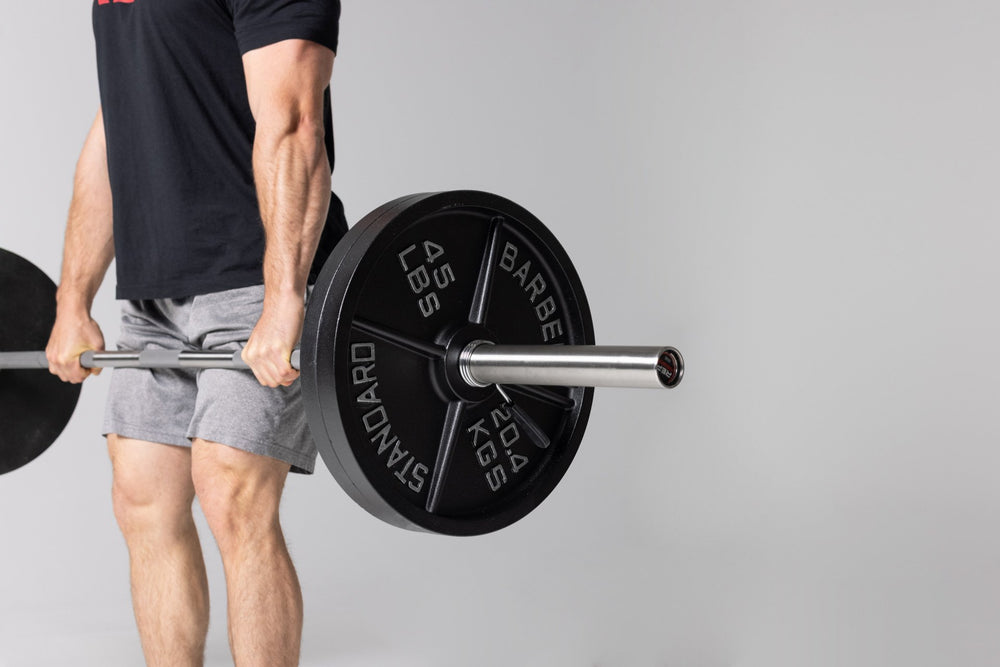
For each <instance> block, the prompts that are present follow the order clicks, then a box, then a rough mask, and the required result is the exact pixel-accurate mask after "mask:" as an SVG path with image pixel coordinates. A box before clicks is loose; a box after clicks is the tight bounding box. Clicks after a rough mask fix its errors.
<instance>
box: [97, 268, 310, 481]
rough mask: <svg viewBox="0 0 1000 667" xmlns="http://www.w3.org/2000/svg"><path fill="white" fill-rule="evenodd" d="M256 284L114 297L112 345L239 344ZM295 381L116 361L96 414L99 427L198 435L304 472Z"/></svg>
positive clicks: (255, 307) (185, 440) (259, 296)
mask: <svg viewBox="0 0 1000 667" xmlns="http://www.w3.org/2000/svg"><path fill="white" fill-rule="evenodd" d="M263 298H264V287H263V286H262V285H257V286H253V287H242V288H239V289H234V290H227V291H224V292H216V293H213V294H205V295H202V296H195V297H188V298H184V299H148V300H142V301H123V302H122V322H121V336H120V337H119V339H118V348H119V349H125V350H135V349H144V348H153V349H189V350H190V349H205V350H215V351H221V350H233V351H235V350H239V349H241V348H242V347H243V346H244V345H245V344H246V341H247V339H248V338H249V337H250V332H251V331H252V330H253V327H254V325H255V324H256V323H257V318H258V317H260V312H261V306H262V303H263ZM299 387H300V383H299V382H298V381H296V382H294V383H293V384H292V386H290V387H278V388H275V389H272V388H270V387H264V386H261V384H260V383H259V382H257V379H256V378H255V377H254V375H253V373H251V372H249V371H238V370H222V369H204V370H195V369H184V370H173V369H155V370H153V369H141V368H116V369H114V371H113V375H112V377H111V390H110V393H109V395H108V402H107V408H106V410H105V416H104V428H103V432H104V434H105V435H107V434H109V433H117V434H118V435H120V436H123V437H126V438H135V439H138V440H147V441H150V442H157V443H163V444H167V445H177V446H181V447H190V446H191V439H192V438H202V439H204V440H209V441H212V442H218V443H221V444H223V445H228V446H230V447H235V448H236V449H241V450H243V451H246V452H250V453H252V454H260V455H263V456H268V457H271V458H273V459H277V460H279V461H284V462H285V463H288V464H290V465H291V466H292V472H300V473H311V472H312V471H313V468H314V467H315V465H316V445H315V444H314V443H313V440H312V437H311V436H310V435H309V428H308V425H307V424H306V415H305V408H304V406H303V404H302V395H301V392H300V389H299Z"/></svg>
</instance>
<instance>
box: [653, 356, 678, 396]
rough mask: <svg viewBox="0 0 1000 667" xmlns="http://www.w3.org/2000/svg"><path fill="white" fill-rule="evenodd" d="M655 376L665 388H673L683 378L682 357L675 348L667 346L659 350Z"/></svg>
mask: <svg viewBox="0 0 1000 667" xmlns="http://www.w3.org/2000/svg"><path fill="white" fill-rule="evenodd" d="M656 377H657V378H658V379H659V380H660V384H661V385H663V387H664V388H665V389H673V388H674V387H676V386H677V385H679V384H680V383H681V380H683V379H684V357H683V356H681V353H680V352H678V351H677V350H676V349H675V348H672V347H667V348H664V349H663V350H662V351H661V352H660V358H659V359H658V360H657V362H656Z"/></svg>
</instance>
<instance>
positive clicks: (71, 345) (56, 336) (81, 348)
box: [45, 311, 104, 384]
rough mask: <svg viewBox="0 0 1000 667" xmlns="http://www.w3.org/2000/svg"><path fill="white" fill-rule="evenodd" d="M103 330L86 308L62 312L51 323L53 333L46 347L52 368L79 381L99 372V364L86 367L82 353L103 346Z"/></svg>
mask: <svg viewBox="0 0 1000 667" xmlns="http://www.w3.org/2000/svg"><path fill="white" fill-rule="evenodd" d="M103 349H104V334H102V333H101V328H100V327H99V326H97V322H95V321H94V320H93V318H91V317H90V315H89V314H87V313H86V312H85V311H82V312H72V313H65V312H64V313H60V314H58V315H56V322H55V324H54V325H53V327H52V335H51V336H49V343H48V345H47V346H46V347H45V356H46V358H47V359H48V360H49V372H50V373H52V374H53V375H58V376H59V379H60V380H62V381H63V382H72V383H73V384H80V383H81V382H83V381H84V380H86V379H87V378H88V377H89V376H91V375H100V374H101V369H100V368H84V367H83V366H81V365H80V355H81V354H83V353H84V352H86V351H87V350H103Z"/></svg>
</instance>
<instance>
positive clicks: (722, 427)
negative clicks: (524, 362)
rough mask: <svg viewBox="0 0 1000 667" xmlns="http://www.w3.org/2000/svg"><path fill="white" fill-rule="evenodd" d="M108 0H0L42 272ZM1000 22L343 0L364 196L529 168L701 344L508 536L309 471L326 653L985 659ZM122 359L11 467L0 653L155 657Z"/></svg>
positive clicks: (309, 553) (629, 290) (21, 222)
mask: <svg viewBox="0 0 1000 667" xmlns="http://www.w3.org/2000/svg"><path fill="white" fill-rule="evenodd" d="M146 1H153V0H146ZM89 12H90V8H89V6H88V3H85V2H74V3H66V2H62V1H61V0H56V1H51V2H9V3H6V4H5V8H4V19H3V22H2V23H0V76H2V79H0V90H2V95H3V103H2V104H0V126H2V127H3V132H2V134H0V142H2V154H3V157H2V160H0V239H2V241H0V242H2V245H3V246H4V247H6V248H8V249H10V250H13V251H15V252H18V253H20V254H22V255H24V256H26V257H29V258H30V259H32V260H33V261H34V262H36V263H37V264H38V265H40V266H41V267H42V268H43V269H45V270H46V271H47V272H48V273H49V274H50V275H52V276H56V275H58V269H59V261H60V248H61V244H62V243H61V234H62V228H63V225H64V220H65V211H66V208H67V204H68V201H69V196H70V188H71V177H72V172H73V165H74V161H75V157H76V155H77V153H78V151H79V148H80V145H81V143H82V140H83V137H84V134H85V131H86V128H87V126H88V124H89V123H90V121H91V118H92V115H93V112H94V110H95V109H96V106H97V92H96V81H95V72H94V70H95V68H94V62H93V61H94V58H93V43H92V38H91V35H90V23H89V21H90V17H89ZM998 19H1000V10H998V8H997V5H996V4H995V3H988V2H971V1H957V2H949V3H936V2H924V1H921V0H917V1H914V0H908V1H906V2H903V1H901V0H899V1H888V0H883V1H875V2H873V1H871V0H865V1H864V2H860V1H855V0H837V1H836V2H833V1H832V0H831V1H827V2H810V1H806V2H801V1H800V2H792V1H788V2H777V1H763V0H749V1H748V0H741V1H731V2H720V1H718V0H710V1H706V2H641V1H639V0H627V1H622V2H616V3H609V2H593V1H589V0H588V1H578V2H569V1H568V0H558V1H551V0H550V1H547V2H545V3H542V2H529V1H527V0H513V1H508V2H502V3H501V2H485V1H483V0H474V1H470V0H450V1H446V0H426V1H424V2H419V3H417V2H388V1H386V0H365V1H364V2H348V3H347V6H346V8H345V10H344V15H343V24H342V30H343V38H342V47H341V52H340V57H339V58H338V61H337V65H336V68H335V73H334V96H335V101H334V104H335V111H336V125H337V144H338V165H337V173H336V174H335V177H334V183H335V187H336V188H337V190H338V191H339V192H340V194H341V195H342V196H343V198H344V200H345V202H346V204H347V207H348V211H349V218H350V219H351V220H357V219H358V218H360V217H361V216H362V215H363V214H364V213H366V212H367V211H369V210H370V209H372V208H374V207H376V206H377V205H378V204H380V203H382V202H384V201H386V200H389V199H392V198H394V197H396V196H399V195H402V194H406V193H410V192H417V191H425V190H435V189H453V188H466V187H469V188H479V189H486V190H491V191H495V192H498V193H500V194H503V195H506V196H508V197H511V198H513V199H515V200H516V201H518V202H520V203H521V204H523V205H524V206H526V207H527V208H528V209H530V210H532V211H533V212H534V213H536V214H537V215H538V216H539V217H540V218H542V220H544V221H546V222H547V224H548V225H549V226H550V227H551V228H552V229H553V230H554V231H555V233H556V234H557V235H558V236H559V237H560V238H561V239H562V241H563V243H564V245H565V246H566V247H567V249H568V251H569V252H570V255H571V256H572V257H573V258H574V260H575V263H576V265H577V267H578V269H579V271H580V273H581V275H582V277H583V280H584V283H585V285H586V286H587V289H588V292H589V296H590V300H591V306H592V308H593V311H594V313H595V316H596V319H597V330H598V340H599V341H601V342H605V343H633V344H657V343H668V344H673V345H676V346H677V347H678V348H679V349H681V350H682V351H683V352H684V354H685V355H686V357H687V360H688V377H687V378H686V380H685V382H684V383H683V385H682V386H681V388H679V389H677V390H675V391H673V392H670V393H667V392H663V393H657V392H643V391H639V390H621V391H615V390H603V391H600V390H599V391H598V396H597V399H598V400H597V402H596V404H595V410H594V414H593V418H592V420H591V426H590V429H589V431H588V434H587V437H586V439H585V442H584V446H583V448H582V449H581V451H580V454H579V456H578V458H577V460H576V462H575V463H574V465H573V467H572V468H571V470H570V474H569V475H568V476H567V478H566V480H565V481H564V483H563V484H562V485H561V486H560V487H559V488H558V489H557V490H556V492H555V493H554V494H553V496H552V497H551V498H550V499H549V500H548V501H547V502H546V503H544V504H543V505H542V506H541V507H540V508H539V509H538V510H537V511H536V512H535V513H533V514H532V515H530V516H529V517H528V518H527V519H525V520H524V521H522V522H521V523H519V524H516V525H515V526H513V527H511V528H509V529H507V530H505V531H502V532H500V533H498V534H495V535H490V536H487V537H482V538H477V539H453V538H444V537H436V536H428V535H421V534H415V533H408V532H405V531H400V530H397V529H394V528H391V527H389V526H387V525H383V524H381V523H380V522H378V521H376V520H374V519H372V518H370V517H369V516H368V515H367V514H366V513H365V512H364V511H362V510H361V509H360V508H358V507H356V506H355V505H354V504H353V503H352V502H351V501H350V500H349V499H348V498H347V497H346V495H345V494H344V493H343V492H342V491H341V490H340V489H339V488H338V487H337V485H336V484H335V483H334V481H333V480H332V478H330V477H329V476H327V475H325V474H320V475H317V476H316V477H314V478H310V479H302V478H295V479H292V480H291V482H290V484H289V489H288V493H287V498H286V501H285V504H284V521H285V525H286V529H287V534H288V538H289V540H290V543H291V550H292V552H293V556H294V558H295V560H296V563H297V565H298V568H299V574H300V576H301V578H302V581H303V584H304V586H305V587H306V609H307V622H306V628H305V644H304V660H303V662H304V664H308V665H329V664H344V665H361V666H366V665H380V666H382V665H389V666H393V665H400V666H407V667H409V666H430V665H435V666H438V665H443V666H452V665H454V666H467V665H477V666H490V665H524V666H534V665H538V666H553V665H555V666H562V665H567V666H570V665H574V666H575V665H587V666H590V665H601V666H602V667H604V666H610V665H628V666H631V665H640V666H641V665H655V666H661V665H670V666H694V667H704V666H710V665H740V666H751V665H752V666H757V665H760V666H765V665H766V666H771V667H773V666H776V665H777V666H784V665H788V666H792V665H796V666H798V665H817V666H823V665H852V666H855V667H859V666H865V665H908V666H916V665H964V666H969V665H992V664H997V661H998V659H1000V658H998V649H1000V633H998V632H997V625H998V622H1000V577H998V575H1000V539H998V536H997V519H998V506H1000V490H998V485H997V482H996V480H997V479H998V478H1000V467H998V464H1000V450H998V448H997V444H998V441H1000V438H998V426H997V420H996V417H995V408H996V405H997V398H998V390H997V383H996V381H995V379H994V378H993V377H992V375H993V373H992V366H993V363H994V361H995V353H994V343H995V341H996V339H997V335H998V329H1000V317H998V316H997V313H996V286H997V285H998V284H1000V268H998V262H997V260H996V258H997V254H998V249H1000V248H998V245H1000V231H998V225H997V224H996V219H997V214H998V208H1000V206H998V203H1000V202H998V196H997V173H998V170H997V167H998V164H997V163H998V155H1000V153H998V149H1000V141H998V140H1000V133H998V130H997V118H998V117H1000V93H998V90H997V81H998V73H1000V71H998V70H1000V46H998V37H1000V34H998V29H997V26H998ZM152 157H154V156H151V158H152ZM111 282H113V281H111V280H109V281H108V284H107V285H106V286H105V289H104V290H103V291H102V293H101V294H100V296H99V298H98V300H97V303H96V305H95V312H96V315H97V317H98V318H99V319H100V321H101V322H102V323H103V325H104V329H105V334H106V336H107V337H108V339H109V340H113V338H114V334H115V332H116V330H115V313H116V306H115V304H114V302H113V297H112V292H111V289H110V288H111ZM107 379H108V378H107V376H105V377H101V378H99V379H97V380H94V381H91V382H89V385H88V386H87V387H86V388H85V390H84V393H83V397H82V400H81V403H80V407H79V409H78V411H77V413H76V414H75V416H74V418H73V420H72V422H71V423H70V426H69V428H68V430H67V431H66V433H65V434H64V435H63V436H62V438H61V439H60V440H59V442H58V443H56V445H55V446H54V447H53V449H52V450H50V451H49V452H48V453H47V454H46V455H45V456H43V457H42V458H41V459H39V460H38V461H36V462H35V463H34V464H32V465H31V466H29V467H27V468H25V469H22V470H21V471H18V472H16V473H13V474H10V475H7V476H5V477H4V478H3V479H2V480H0V508H3V509H2V513H0V540H2V543H0V665H5V666H6V665H18V666H20V665H66V664H73V665H108V664H137V663H138V662H140V659H141V658H140V651H139V646H138V640H137V637H136V633H135V630H134V627H133V621H132V617H131V609H130V603H129V596H128V582H127V571H126V552H125V548H124V544H123V542H122V540H121V538H120V537H119V535H118V532H117V529H116V527H115V524H114V521H113V518H112V515H111V509H110V501H109V493H108V489H109V484H110V473H109V465H108V463H107V459H106V456H105V453H104V449H103V441H102V440H101V438H100V437H99V436H98V435H97V430H98V428H99V426H98V424H99V414H100V411H101V406H102V401H103V397H104V393H105V389H106V385H107ZM0 428H2V426H0ZM201 526H202V528H204V524H203V523H202V524H201ZM203 534H204V535H205V536H206V537H207V532H204V533H203ZM209 554H210V562H209V567H210V579H211V585H212V592H213V600H214V603H215V606H214V610H213V625H212V629H211V633H210V637H209V663H210V664H212V665H225V664H228V658H227V649H226V638H225V623H224V609H223V604H222V601H223V588H222V584H223V580H222V573H221V566H220V564H219V562H218V557H217V555H216V553H215V552H214V550H210V551H209Z"/></svg>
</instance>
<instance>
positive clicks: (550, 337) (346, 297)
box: [0, 191, 684, 535]
mask: <svg viewBox="0 0 1000 667" xmlns="http://www.w3.org/2000/svg"><path fill="white" fill-rule="evenodd" d="M0 285H2V286H3V292H2V294H0V414H2V429H3V431H2V433H3V435H2V440H3V443H2V446H0V474H3V473H7V472H10V471H11V470H14V469H16V468H19V467H21V466H23V465H25V464H27V463H28V462H30V461H32V460H33V459H35V458H36V457H38V456H39V455H41V454H42V452H44V451H45V450H46V449H48V447H49V446H50V445H51V444H52V443H53V442H54V441H55V440H56V439H57V438H58V436H59V434H60V433H61V432H62V430H63V428H64V427H65V425H66V423H67V422H68V421H69V418H70V416H71V415H72V412H73V410H74V408H75V406H76V402H77V399H78V397H79V392H80V385H72V384H67V383H63V382H61V381H60V380H59V379H58V378H56V377H55V376H53V375H51V374H49V373H47V372H39V370H40V369H47V368H48V362H47V361H46V359H45V353H44V352H41V351H39V348H41V347H44V345H45V343H46V341H47V340H48V336H49V333H50V331H51V327H52V323H53V321H54V318H55V290H56V287H55V284H54V283H53V282H52V281H51V280H50V279H49V278H48V277H47V276H46V275H45V274H44V272H42V271H41V270H40V269H38V268H37V267H35V266H34V265H33V264H31V263H30V262H28V261H27V260H25V259H23V258H21V257H19V256H18V255H15V254H13V253H11V252H8V251H5V250H2V249H0ZM292 363H293V365H294V366H295V367H296V368H298V369H299V370H300V371H301V376H300V381H301V382H302V395H303V400H304V403H305V408H306V413H307V417H308V422H309V427H310V431H311V434H312V436H313V439H314V440H315V442H316V446H317V449H318V450H319V453H320V455H321V456H322V459H323V461H324V463H325V464H326V466H327V468H328V469H329V471H330V472H331V474H332V475H333V477H334V478H335V479H336V480H337V481H338V482H339V483H340V485H341V486H342V487H343V488H344V490H345V491H346V492H347V494H348V495H349V496H350V497H351V498H353V499H354V500H355V501H356V502H357V503H358V504H360V505H361V506H362V507H363V508H364V509H366V510H367V511H368V512H370V513H371V514H373V515H375V516H376V517H378V518H380V519H382V520H384V521H386V522H388V523H390V524H392V525H395V526H399V527H403V528H408V529H411V530H419V531H426V532H434V533H444V534H450V535H478V534H483V533H488V532H491V531H495V530H498V529H501V528H503V527H505V526H508V525H510V524H512V523H514V522H515V521H518V520H519V519H521V518H523V517H524V516H525V515H527V514H528V513H529V512H531V511H532V510H533V509H535V508H536V507H537V506H538V505H539V504H540V503H541V502H542V501H543V500H544V499H545V498H546V497H547V496H548V495H549V494H550V493H551V492H552V490H553V489H554V488H555V486H556V485H557V484H558V483H559V482H560V481H561V479H562V478H563V475H564V474H565V472H566V470H567V468H568V467H569V465H570V463H571V462H572V460H573V457H574V456H575V454H576V451H577V449H578V448H579V445H580V441H581V439H582V437H583V433H584V430H585V428H586V425H587V421H588V418H589V415H590V409H591V404H592V401H593V387H597V386H613V387H650V388H672V387H675V386H677V384H678V383H679V382H680V381H681V379H682V377H683V374H684V360H683V358H682V357H681V354H680V353H679V352H678V351H677V350H676V349H674V348H672V347H667V346H659V347H639V346H631V347H611V346H596V345H594V327H593V321H592V318H591V313H590V308H589V306H588V304H587V299H586V295H585V294H584V291H583V286H582V284H581V282H580V278H579V276H578V274H577V272H576V270H575V268H574V267H573V265H572V263H571V262H570V260H569V257H568V255H567V254H566V252H565V250H564V249H563V248H562V246H561V245H560V244H559V242H558V241H557V240H556V238H555V237H554V236H553V235H552V233H551V232H550V231H549V230H548V229H547V228H546V227H545V226H544V225H543V224H542V223H541V221H539V220H538V219H537V218H536V217H535V216H533V215H532V214H531V213H529V212H528V211H527V210H525V209H524V208H522V207H521V206H519V205H517V204H515V203H514V202H512V201H510V200H508V199H504V198H503V197H500V196H498V195H494V194H490V193H486V192H477V191H450V192H439V193H426V194H416V195H410V196H407V197H401V198H399V199H396V200H394V201H392V202H389V203H387V204H385V205H384V206H381V207H380V208H378V209H376V210H375V211H373V212H372V213H370V214H369V215H367V216H366V217H365V218H363V219H362V220H361V221H360V222H359V223H358V224H356V225H354V226H353V227H352V228H351V229H350V230H349V231H348V233H347V234H346V235H345V236H344V238H343V239H342V240H341V241H340V243H339V244H337V246H336V248H335V249H334V250H333V252H332V253H331V255H330V257H329V258H328V259H327V261H326V262H325V264H324V267H323V270H322V271H321V272H320V275H319V277H318V279H317V281H316V284H315V286H314V289H313V292H312V296H311V298H310V301H309V305H308V307H307V309H306V316H305V324H304V327H303V334H302V342H301V348H300V349H299V350H296V351H295V353H294V354H293V356H292ZM81 364H82V365H84V366H86V367H133V368H191V369H200V368H234V369H245V368H247V366H246V364H245V363H244V362H243V360H242V359H241V358H240V354H239V352H237V353H235V354H234V353H233V352H231V351H227V352H217V351H212V350H134V351H129V350H123V351H94V352H86V353H84V354H83V355H82V356H81Z"/></svg>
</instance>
